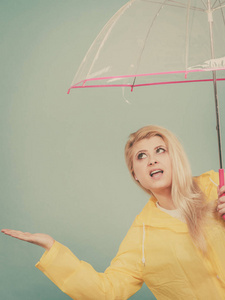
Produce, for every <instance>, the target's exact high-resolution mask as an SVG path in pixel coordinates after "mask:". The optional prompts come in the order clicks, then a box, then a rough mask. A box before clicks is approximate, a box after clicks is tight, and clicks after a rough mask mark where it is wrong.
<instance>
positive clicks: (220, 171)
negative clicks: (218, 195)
mask: <svg viewBox="0 0 225 300" xmlns="http://www.w3.org/2000/svg"><path fill="white" fill-rule="evenodd" d="M223 185H224V169H219V188H221V187H222V186H223ZM222 196H225V193H223V194H222ZM222 217H223V219H224V220H225V214H223V216H222Z"/></svg>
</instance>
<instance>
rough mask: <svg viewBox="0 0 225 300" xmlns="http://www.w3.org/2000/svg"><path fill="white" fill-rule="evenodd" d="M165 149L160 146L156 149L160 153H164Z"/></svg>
mask: <svg viewBox="0 0 225 300" xmlns="http://www.w3.org/2000/svg"><path fill="white" fill-rule="evenodd" d="M165 151H166V149H164V148H161V147H160V148H158V149H157V150H156V153H158V154H160V153H164V152H165Z"/></svg>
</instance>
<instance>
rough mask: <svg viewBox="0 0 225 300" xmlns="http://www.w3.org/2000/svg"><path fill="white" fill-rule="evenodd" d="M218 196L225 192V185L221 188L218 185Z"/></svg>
mask: <svg viewBox="0 0 225 300" xmlns="http://www.w3.org/2000/svg"><path fill="white" fill-rule="evenodd" d="M217 191H218V197H219V198H220V197H221V196H222V195H223V194H225V185H223V186H222V187H221V188H219V187H218V190H217Z"/></svg>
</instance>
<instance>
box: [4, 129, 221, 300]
mask: <svg viewBox="0 0 225 300" xmlns="http://www.w3.org/2000/svg"><path fill="white" fill-rule="evenodd" d="M125 157H126V162H127V165H128V169H129V171H130V173H131V175H132V177H133V178H134V180H135V182H136V183H137V184H138V185H139V186H140V187H141V188H143V189H144V190H145V191H146V192H147V193H149V194H150V195H151V198H150V200H149V201H148V203H147V204H146V206H145V207H144V209H143V210H142V212H141V213H140V214H139V215H138V216H137V217H136V218H135V220H134V222H133V224H132V226H131V228H130V229H129V231H128V233H127V235H126V237H125V239H124V240H123V242H122V244H121V245H120V248H119V251H118V253H117V255H116V257H115V258H114V259H113V260H112V262H111V265H110V267H109V268H107V269H106V271H105V272H104V273H98V272H96V271H95V270H94V269H93V268H92V266H91V265H89V264H88V263H86V262H83V261H80V260H79V259H78V258H77V257H76V256H75V255H74V254H73V253H72V252H70V250H69V249H68V248H66V247H65V246H63V245H61V244H60V243H58V242H57V241H54V239H53V238H52V237H50V236H48V235H44V234H30V233H23V232H19V231H15V230H8V229H3V230H2V232H3V233H5V234H7V235H11V236H13V237H15V238H18V239H21V240H24V241H28V242H31V243H34V244H36V245H39V246H41V247H43V248H45V249H46V252H45V253H44V254H43V256H42V258H41V260H40V261H39V262H38V263H37V265H36V266H37V268H39V269H40V270H41V271H42V272H44V273H45V274H46V276H48V277H49V278H50V279H51V280H52V281H53V282H54V283H55V284H56V285H57V286H58V287H59V288H60V289H61V290H62V291H63V292H65V293H66V294H68V295H69V296H70V297H71V298H73V299H79V300H80V299H85V300H87V299H91V300H93V299H96V300H100V299H107V300H111V299H119V300H122V299H128V298H129V297H130V296H131V295H133V294H134V293H135V292H137V291H138V290H139V289H140V288H141V286H142V284H143V282H145V283H146V285H147V286H148V287H149V289H150V290H151V291H152V292H153V294H154V295H155V296H156V298H157V299H162V300H164V299H173V300H176V299H179V300H180V299H182V300H186V299H188V300H189V299H190V300H193V299H204V300H205V299H225V259H224V256H225V232H224V223H223V220H222V218H221V215H222V214H224V213H225V197H224V196H221V195H222V194H223V193H224V192H225V186H223V187H222V188H221V189H217V187H216V185H217V183H218V175H217V174H216V173H215V172H213V171H210V172H207V173H205V174H203V175H201V176H200V177H197V178H192V175H191V171H190V167H189V163H188V160H187V158H186V155H185V153H184V151H183V148H182V146H181V144H180V143H179V142H178V140H177V138H176V137H175V136H174V135H173V134H172V133H171V132H169V131H168V130H166V129H164V128H162V127H159V126H146V127H143V128H141V129H140V130H138V131H137V132H135V133H133V134H131V135H130V138H129V140H128V142H127V144H126V147H125ZM217 193H218V195H217ZM217 198H218V199H217Z"/></svg>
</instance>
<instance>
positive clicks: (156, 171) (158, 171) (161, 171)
mask: <svg viewBox="0 0 225 300" xmlns="http://www.w3.org/2000/svg"><path fill="white" fill-rule="evenodd" d="M160 173H161V174H163V170H160V169H157V170H153V171H151V172H150V176H151V177H154V176H156V175H158V174H160Z"/></svg>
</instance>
